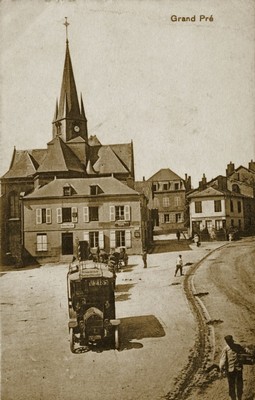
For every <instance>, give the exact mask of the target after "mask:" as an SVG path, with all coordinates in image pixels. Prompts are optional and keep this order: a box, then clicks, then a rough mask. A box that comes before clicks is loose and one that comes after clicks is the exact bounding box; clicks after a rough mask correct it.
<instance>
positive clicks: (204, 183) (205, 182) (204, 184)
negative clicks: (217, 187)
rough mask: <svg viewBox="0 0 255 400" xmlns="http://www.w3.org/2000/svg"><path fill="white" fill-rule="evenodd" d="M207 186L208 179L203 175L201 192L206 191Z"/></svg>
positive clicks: (200, 185) (200, 186)
mask: <svg viewBox="0 0 255 400" xmlns="http://www.w3.org/2000/svg"><path fill="white" fill-rule="evenodd" d="M206 184H207V179H206V176H205V174H203V176H202V180H201V181H200V182H199V189H201V190H203V189H205V188H206Z"/></svg>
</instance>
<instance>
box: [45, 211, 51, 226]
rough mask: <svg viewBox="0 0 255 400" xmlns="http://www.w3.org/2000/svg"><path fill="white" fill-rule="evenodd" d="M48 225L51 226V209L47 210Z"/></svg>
mask: <svg viewBox="0 0 255 400" xmlns="http://www.w3.org/2000/svg"><path fill="white" fill-rule="evenodd" d="M46 224H51V209H50V208H46Z"/></svg>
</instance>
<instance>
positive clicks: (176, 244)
mask: <svg viewBox="0 0 255 400" xmlns="http://www.w3.org/2000/svg"><path fill="white" fill-rule="evenodd" d="M187 250H190V241H189V240H180V241H178V240H154V242H153V243H152V245H151V247H150V249H149V251H148V253H149V254H156V253H167V252H173V251H187Z"/></svg>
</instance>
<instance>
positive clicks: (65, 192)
mask: <svg viewBox="0 0 255 400" xmlns="http://www.w3.org/2000/svg"><path fill="white" fill-rule="evenodd" d="M71 195H72V186H71V185H69V183H66V184H65V185H64V186H63V196H71Z"/></svg>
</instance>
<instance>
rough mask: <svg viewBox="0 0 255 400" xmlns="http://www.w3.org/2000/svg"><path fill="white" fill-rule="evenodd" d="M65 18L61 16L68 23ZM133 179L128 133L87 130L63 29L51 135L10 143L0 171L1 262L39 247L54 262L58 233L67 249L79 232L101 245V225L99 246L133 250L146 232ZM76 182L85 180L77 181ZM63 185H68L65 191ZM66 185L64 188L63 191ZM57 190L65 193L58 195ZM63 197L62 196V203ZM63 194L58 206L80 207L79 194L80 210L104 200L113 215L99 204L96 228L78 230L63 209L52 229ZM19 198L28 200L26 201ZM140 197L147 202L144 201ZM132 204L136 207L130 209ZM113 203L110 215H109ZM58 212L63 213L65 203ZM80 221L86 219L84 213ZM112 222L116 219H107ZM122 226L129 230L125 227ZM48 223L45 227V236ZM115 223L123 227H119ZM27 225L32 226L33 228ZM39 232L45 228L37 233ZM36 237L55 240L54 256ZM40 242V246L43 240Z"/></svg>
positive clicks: (35, 255) (141, 243)
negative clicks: (114, 136)
mask: <svg viewBox="0 0 255 400" xmlns="http://www.w3.org/2000/svg"><path fill="white" fill-rule="evenodd" d="M67 26H68V23H67V21H66V28H67ZM134 179H135V173H134V152H133V142H132V141H131V142H130V143H124V144H109V145H105V144H102V143H101V142H100V140H99V139H98V138H97V137H96V136H95V135H94V136H89V134H88V128H87V118H86V113H85V108H84V104H83V99H82V96H81V97H80V98H79V97H78V95H77V89H76V84H75V78H74V73H73V67H72V61H71V55H70V49H69V40H68V37H67V36H66V49H65V60H64V70H63V77H62V84H61V90H60V97H59V99H58V100H57V102H56V106H55V112H54V118H53V122H52V140H51V141H50V142H49V143H47V148H45V149H28V150H18V149H16V148H14V151H13V155H12V159H11V162H10V168H9V170H8V171H7V172H6V173H5V174H4V175H3V176H2V178H1V189H2V196H1V249H2V254H1V258H2V262H5V260H6V258H7V259H8V258H9V259H12V260H13V261H14V262H15V263H20V262H22V259H24V258H26V257H29V256H32V258H33V259H36V260H37V259H38V257H39V255H40V257H39V258H40V260H42V261H43V260H44V259H47V261H48V260H52V261H54V262H55V261H58V260H59V259H61V255H63V253H66V249H65V246H64V245H63V240H62V239H61V237H62V238H63V237H64V236H65V239H64V240H67V239H66V238H67V237H69V245H68V246H69V249H70V251H68V253H70V252H72V251H73V249H74V246H75V240H76V241H77V240H83V239H84V237H85V238H87V237H93V239H92V242H93V244H94V245H95V244H96V245H99V237H101V238H102V235H105V233H103V231H104V229H106V231H107V232H108V233H107V235H108V236H109V240H102V239H101V243H108V245H107V246H106V249H105V250H107V251H110V242H111V243H112V246H115V245H116V243H118V244H121V245H123V246H124V245H126V244H127V243H128V246H127V247H129V248H130V249H131V251H133V252H134V251H135V252H137V251H141V250H142V247H143V246H144V243H145V240H146V239H145V237H144V235H145V232H146V226H145V225H146V223H144V222H142V221H141V214H143V215H145V214H146V212H144V213H142V212H141V211H139V213H138V212H137V209H138V208H139V210H140V208H141V207H140V203H141V195H140V194H139V193H138V192H136V191H135V190H134ZM60 181H61V185H60V186H59V185H58V182H60ZM72 182H75V184H72ZM82 182H84V185H82V184H81V183H82ZM105 182H107V184H105ZM67 188H71V189H70V192H68V190H69V189H67ZM58 191H60V192H58ZM118 192H119V193H120V196H123V201H122V200H121V199H120V197H118ZM67 193H69V194H68V196H67V195H66V194H67ZM62 195H63V196H64V200H62V199H61V196H62ZM84 196H85V197H84ZM89 196H92V197H89ZM56 198H58V201H57V200H56ZM67 199H68V204H66V202H67ZM74 199H75V200H74ZM63 201H64V203H65V204H64V206H63V209H64V208H65V209H67V208H68V209H69V208H70V209H71V210H74V208H75V210H76V209H77V207H79V201H82V202H83V205H82V207H83V211H82V212H83V213H84V212H89V211H84V207H90V208H91V209H92V208H93V207H94V208H96V207H99V208H100V205H102V204H103V203H104V204H105V203H107V204H108V209H109V210H111V211H109V213H110V214H109V215H111V217H109V221H108V220H107V219H105V218H106V217H103V220H101V221H100V209H99V211H95V210H92V211H91V212H92V214H93V213H94V214H93V215H94V217H93V218H94V219H95V218H96V219H97V221H94V224H95V222H97V226H94V225H93V226H92V228H91V229H92V232H96V233H94V234H91V235H90V230H89V229H88V227H86V229H85V231H84V228H85V226H82V224H81V226H79V230H81V232H82V230H83V231H84V232H83V233H81V232H80V233H78V232H76V223H77V222H73V221H76V219H75V218H73V214H74V213H76V214H77V211H73V213H72V211H71V213H72V215H71V216H70V218H69V217H68V218H67V217H66V216H65V217H64V219H65V218H67V219H66V221H65V222H63V218H62V217H61V223H60V225H58V226H57V228H56V227H55V228H54V229H53V225H54V224H52V223H51V222H49V221H53V216H52V217H49V215H50V213H52V212H53V210H51V211H49V209H51V208H52V206H51V204H52V203H54V204H55V206H54V207H55V209H56V210H57V209H58V210H59V208H60V206H61V204H62V203H63ZM118 201H119V202H120V204H118ZM116 202H117V203H116ZM142 202H143V201H142ZM37 203H38V204H37ZM57 203H58V204H57ZM69 203H70V204H69ZM71 203H73V204H71ZM115 203H116V204H115ZM25 205H27V206H26V207H28V208H25ZM143 205H144V206H146V205H145V203H144V202H143ZM29 207H30V211H31V209H32V210H34V212H35V213H37V214H35V221H37V222H38V221H40V219H39V217H38V216H39V213H41V214H40V215H41V221H43V219H45V226H43V227H42V226H41V225H42V224H37V225H36V226H34V224H32V223H31V221H32V220H33V221H34V219H33V217H32V216H31V215H30V214H29V213H28V210H29ZM72 207H73V208H72ZM132 207H133V208H134V210H133V211H132V212H131V209H132ZM36 210H45V211H36ZM47 210H48V211H47ZM86 210H89V208H88V209H86ZM113 210H114V213H115V214H116V218H115V217H114V218H113ZM127 210H129V211H127ZM56 212H60V211H56ZM63 212H67V213H69V211H66V210H65V211H63ZM61 214H62V211H61ZM36 215H37V216H36ZM59 215H60V214H59ZM95 215H96V216H95ZM107 215H108V213H107ZM133 216H135V221H133V220H132V218H133ZM36 218H37V220H36ZM47 218H48V219H47ZM56 218H57V217H56ZM58 218H59V217H58ZM46 219H47V223H46ZM58 221H60V219H58ZM83 221H87V219H86V217H84V216H83ZM108 222H109V224H110V225H109V224H108ZM113 222H114V225H113V226H111V224H112V223H113ZM56 223H57V222H56ZM30 225H31V226H30ZM39 226H40V229H39V233H38V232H37V230H36V228H37V229H38V227H39ZM41 228H42V229H41ZM50 228H52V229H50ZM99 228H100V229H99ZM113 228H114V229H113ZM127 228H128V233H127V232H126V231H125V230H126V229H127ZM49 230H50V231H51V234H50V239H49V235H48V231H49ZM120 230H121V231H122V232H121V233H118V232H119V231H120ZM31 232H34V235H33V234H32V233H31ZM53 232H55V233H53ZM116 232H117V233H116ZM38 234H39V235H41V234H43V235H44V236H40V237H39V239H38V236H37V235H38ZM64 234H66V235H64ZM71 234H72V235H71ZM45 235H46V236H45ZM68 235H69V236H68ZM110 236H111V239H110ZM113 236H114V239H113ZM132 236H134V242H135V243H134V246H133V245H132V241H131V240H130V239H131V237H132ZM46 238H47V239H46ZM70 238H71V239H70ZM38 240H39V243H41V242H40V241H41V240H43V241H45V240H46V241H48V240H50V241H51V243H53V242H54V252H53V253H54V257H53V258H51V251H50V250H49V246H46V247H47V250H43V251H42V250H40V248H41V247H40V245H38ZM70 241H72V243H71V242H70ZM47 243H48V242H47ZM49 243H50V242H49ZM42 247H44V248H45V245H44V246H42ZM104 247H105V246H104ZM38 249H39V250H38ZM132 249H133V250H132ZM44 251H45V253H44ZM38 253H39V254H38ZM46 253H47V254H46ZM44 255H46V257H44Z"/></svg>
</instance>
